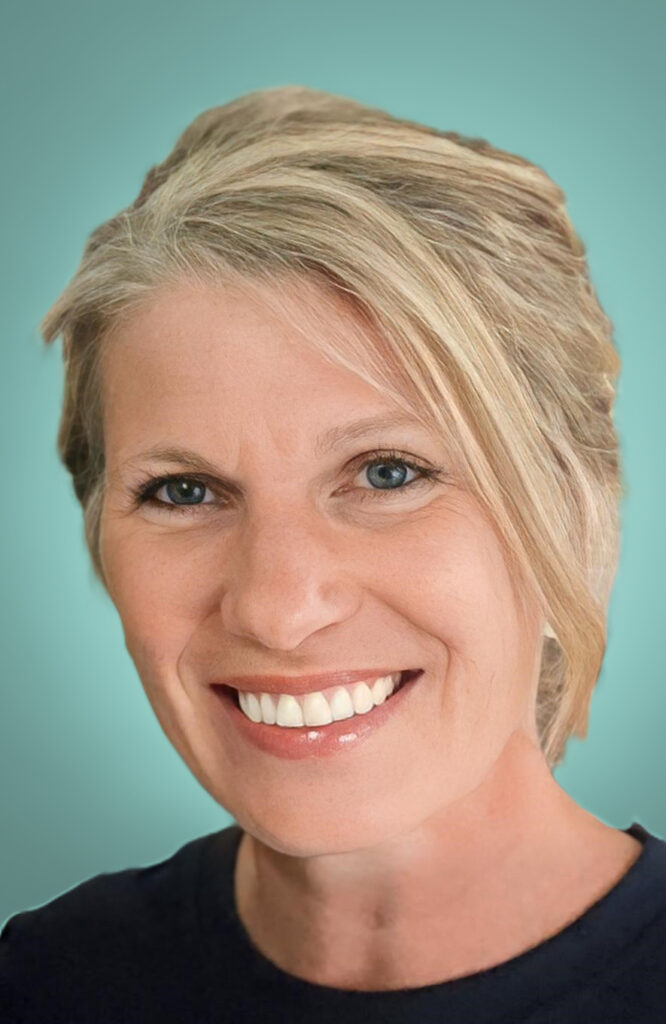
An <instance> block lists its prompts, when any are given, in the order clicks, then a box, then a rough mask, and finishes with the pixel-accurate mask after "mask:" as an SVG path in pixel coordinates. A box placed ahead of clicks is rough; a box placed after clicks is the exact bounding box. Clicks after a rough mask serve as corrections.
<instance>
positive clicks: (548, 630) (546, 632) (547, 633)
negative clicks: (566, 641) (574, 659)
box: [542, 622, 557, 640]
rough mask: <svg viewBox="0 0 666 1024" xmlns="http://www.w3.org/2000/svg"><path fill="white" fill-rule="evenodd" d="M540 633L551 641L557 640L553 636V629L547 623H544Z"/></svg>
mask: <svg viewBox="0 0 666 1024" xmlns="http://www.w3.org/2000/svg"><path fill="white" fill-rule="evenodd" d="M542 632H543V635H544V636H549V637H550V638H551V639H552V640H557V637H556V636H555V633H554V632H553V627H552V626H551V625H550V623H549V622H545V623H544V626H543V630H542Z"/></svg>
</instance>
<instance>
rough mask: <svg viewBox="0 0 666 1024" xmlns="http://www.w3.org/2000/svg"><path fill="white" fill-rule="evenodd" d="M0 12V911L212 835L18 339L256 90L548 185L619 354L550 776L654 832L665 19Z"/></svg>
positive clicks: (336, 12)
mask: <svg viewBox="0 0 666 1024" xmlns="http://www.w3.org/2000/svg"><path fill="white" fill-rule="evenodd" d="M2 20H3V31H2V32H1V33H0V36H1V37H2V42H1V43H0V47H1V53H0V56H1V59H0V74H1V75H2V93H1V95H2V96H3V97H4V99H3V100H2V106H3V109H2V120H3V146H2V149H3V155H2V160H1V161H0V176H1V180H2V193H1V194H2V205H3V211H2V213H3V240H4V244H3V246H2V257H1V258H2V273H1V274H0V281H1V282H2V284H1V287H2V290H3V295H2V302H1V304H0V309H1V314H0V315H1V316H2V319H3V324H2V335H1V341H0V343H1V345H2V374H1V387H2V395H1V402H0V418H1V419H0V430H1V436H2V439H3V459H2V465H3V469H4V474H3V478H2V483H3V485H4V488H5V493H4V500H3V501H2V503H0V514H1V515H2V532H1V537H2V547H3V552H2V554H3V565H4V577H3V588H2V622H3V634H4V635H3V638H2V661H3V667H4V671H3V682H2V689H1V694H2V698H1V707H0V789H1V801H2V804H1V807H0V815H1V816H0V828H1V833H2V834H1V840H0V860H1V863H0V920H2V921H4V920H5V919H6V918H7V917H8V916H9V915H10V914H12V913H14V912H15V911H17V910H20V909H25V908H27V907H30V906H36V905H38V904H40V903H42V902H45V901H47V900H49V899H51V898H53V897H54V896H56V895H57V894H58V893H60V892H62V891H64V890H65V889H67V888H69V887H71V886H73V885H75V884H76V883H78V882H79V881H81V880H83V879H84V878H88V877H90V876H91V875H93V874H96V873H98V872H101V871H113V870H119V869H121V868H125V867H130V866H138V865H142V864H148V863H151V862H153V861H156V860H161V859H163V858H164V857H166V856H168V855H169V854H170V853H171V852H173V851H174V850H175V849H177V848H178V847H179V846H180V845H182V844H183V843H184V842H186V841H187V840H189V839H191V838H193V837H194V836H195V835H200V834H203V833H205V832H208V831H213V830H215V829H218V828H221V827H223V826H224V825H226V824H228V823H229V822H230V821H231V819H230V817H229V815H228V814H227V813H226V812H225V811H223V810H222V809H220V808H219V807H218V806H217V805H216V804H215V803H214V802H213V800H212V799H211V798H210V797H209V796H208V795H207V794H206V793H205V792H204V791H203V790H202V789H201V787H200V786H199V784H198V783H197V782H196V781H195V780H194V778H193V777H191V776H190V774H189V772H188V770H187V768H186V767H185V765H184V764H183V763H182V762H181V760H180V759H179V757H178V756H177V755H176V753H175V752H174V751H173V750H172V748H171V747H170V745H169V743H168V742H167V740H166V738H165V737H164V736H163V734H162V732H161V730H160V728H159V726H158V724H157V721H156V720H155V719H154V717H153V713H152V711H151V710H150V707H149V705H148V701H147V700H146V698H145V696H144V694H143V691H142V689H141V686H140V683H139V680H138V677H137V676H136V672H135V670H134V667H133V665H132V663H131V661H130V659H129V656H128V655H127V653H126V651H125V648H124V642H123V636H122V631H121V628H120V623H119V620H118V618H117V615H116V612H115V610H114V608H113V607H112V605H111V604H110V602H109V600H108V599H107V598H106V596H105V594H104V592H103V591H102V589H101V587H100V586H99V585H98V584H97V583H96V582H94V580H93V577H92V572H91V570H90V568H89V565H88V559H87V553H86V550H85V547H84V541H83V530H82V521H81V514H80V510H79V507H78V505H77V503H76V501H75V499H74V496H73V493H72V491H71V485H70V480H69V477H68V476H67V474H66V472H65V470H64V468H63V467H61V465H60V463H59V462H58V459H57V455H56V449H55V437H56V430H57V424H58V416H59V411H60V402H61V390H62V379H63V377H62V369H61V356H60V343H59V342H58V343H57V347H55V348H52V349H50V350H47V349H46V348H45V346H43V344H42V343H41V341H40V339H39V337H38V333H37V323H38V321H39V319H40V318H41V316H42V315H43V314H44V313H45V312H46V310H47V309H48V307H49V306H50V305H51V303H52V302H53V301H54V300H55V299H56V297H57V295H58V294H59V293H60V291H61V289H62V288H63V287H64V286H65V284H66V283H67V281H68V280H69V278H70V276H71V275H72V273H73V272H74V270H75V268H76V265H77V263H78V260H79V258H80V255H81V250H82V247H83V245H84V242H85V239H86V237H87V235H88V234H89V232H90V231H91V230H92V229H93V228H94V227H96V226H97V225H98V224H99V223H100V222H101V221H103V220H105V219H107V218H108V217H110V216H112V215H113V214H115V213H116V212H117V211H118V210H119V209H120V208H122V207H123V206H125V205H127V204H128V203H129V202H131V201H132V200H133V199H134V198H135V196H136V194H137V192H138V190H139V187H140V184H141V181H142V178H143V175H144V174H145V172H146V171H147V170H148V168H149V167H150V166H151V165H152V164H153V163H156V162H158V161H159V160H161V159H162V158H163V157H164V156H165V155H166V154H167V152H168V151H169V149H170V148H171V146H172V144H173V142H174V141H175V138H176V136H177V135H178V134H179V133H180V132H181V131H182V129H183V128H184V127H185V125H186V124H187V123H188V122H189V121H190V120H192V118H193V117H194V116H195V115H196V114H198V113H199V112H200V111H201V110H203V109H205V108H206V107H210V106H213V105H216V104H220V103H224V102H226V101H228V100H230V99H232V98H234V97H236V96H238V95H240V94H241V93H244V92H247V91H249V90H251V89H256V88H260V87H264V86H271V85H281V84H288V83H298V84H305V85H310V86H313V87H317V88H320V89H325V90H328V91H331V92H337V93H341V94H344V95H348V96H352V97H354V98H356V99H359V100H361V101H363V102H366V103H369V104H374V105H378V106H382V107H384V108H386V109H388V110H390V111H392V112H393V113H396V114H398V115H402V116H406V117H410V118H414V119H417V120H421V121H423V122H425V123H427V124H431V125H435V126H437V127H440V128H446V129H453V130H457V131H461V132H463V133H465V134H469V135H480V136H484V137H486V138H487V139H489V140H490V141H491V142H493V143H495V144H496V145H499V146H501V147H502V148H505V149H509V150H513V151H515V152H517V153H520V154H522V155H524V156H526V157H528V158H529V159H531V160H533V161H535V162H536V163H538V164H540V165H541V166H542V167H544V168H545V169H546V170H547V171H548V173H549V174H550V175H551V176H552V177H553V178H554V179H555V180H556V181H557V182H558V183H559V184H560V185H561V186H562V187H563V188H564V190H565V192H566V194H567V196H568V205H569V210H570V213H571V215H572V218H573V220H574V223H575V224H576V226H577V228H578V230H579V232H580V234H581V236H582V237H583V240H584V241H585V243H586V245H587V249H588V258H589V262H590V266H591V271H592V277H593V280H594V282H595V285H596V287H597V289H598V293H599V296H600V298H601V301H602V304H603V305H604V307H605V309H606V311H607V312H608V313H609V315H610V316H611V318H612V319H613V321H614V323H615V327H616V343H617V346H618V348H619V351H620V353H621V356H622V358H623V362H624V370H623V374H622V378H621V383H620V389H619V398H618V402H617V406H616V409H617V413H616V420H617V423H618V427H619V431H620V435H621V440H622V445H623V451H624V458H625V471H626V476H627V479H628V483H629V487H630V493H629V496H628V498H627V500H626V501H625V504H624V511H623V522H624V525H623V550H622V559H621V565H620V570H619V573H618V577H617V582H616V587H615V591H614V595H613V600H612V605H611V614H610V642H609V648H608V652H607V656H606V661H605V663H604V668H603V671H602V674H601V677H600V681H599V684H598V687H597V690H596V693H595V697H594V700H593V704H592V715H591V723H590V729H589V735H588V738H587V740H586V741H585V742H581V741H579V740H571V741H570V744H569V747H568V751H567V754H566V758H565V762H564V764H563V765H561V766H560V767H559V768H558V769H557V771H556V778H557V779H558V781H559V783H560V784H561V785H562V786H563V787H564V788H565V789H566V790H567V791H568V792H569V793H570V794H571V795H572V796H573V797H574V798H575V799H576V800H577V801H578V802H579V803H581V804H582V805H583V806H584V807H586V808H587V809H588V810H589V811H591V812H593V813H594V814H596V815H597V816H598V817H600V818H601V819H603V820H604V821H606V822H607V823H609V824H613V825H615V826H617V827H622V828H625V827H627V826H628V825H630V824H631V823H632V821H634V820H638V821H640V822H641V823H642V824H644V825H645V827H646V828H648V829H649V830H651V831H652V832H654V833H656V834H658V835H660V836H662V837H666V792H665V786H664V774H665V768H666V752H665V749H664V726H665V723H666V688H665V687H664V672H663V667H662V666H663V657H662V646H661V645H662V643H663V637H664V632H665V626H664V599H663V584H662V581H663V579H664V575H665V570H666V565H665V561H666V559H665V552H664V539H663V538H664V501H665V498H666V494H665V489H664V459H663V446H664V440H665V436H666V431H665V418H664V397H663V388H664V370H665V366H664V332H663V326H662V324H663V315H662V302H663V294H664V284H663V275H664V267H665V260H664V237H665V236H664V180H663V174H664V171H663V168H664V164H665V159H664V158H665V156H666V153H665V140H664V123H663V109H664V108H663V104H664V95H665V86H666V82H665V77H666V74H665V70H664V69H665V63H664V59H663V52H664V43H665V37H666V33H665V31H664V30H665V28H666V5H664V4H663V3H662V2H654V3H652V2H645V0H642V2H641V0H632V2H629V0H627V2H626V3H620V2H617V0H560V2H559V3H557V4H553V3H552V2H547V3H546V2H539V0H529V2H511V0H509V2H501V0H486V2H480V0H466V2H465V3H464V4H462V3H448V2H442V0H439V2H437V3H434V2H426V0H411V2H410V3H409V4H406V5H404V4H394V3H390V2H387V0H383V2H378V0H364V2H359V0H352V2H350V0H337V2H335V3H333V2H331V0H317V2H316V3H315V2H313V0H290V2H281V0H261V2H258V0H249V2H248V0H241V2H236V3H231V2H227V0H222V2H220V0H218V2H208V0H192V2H190V3H189V4H188V5H185V4H183V3H180V2H179V3H175V2H172V0H131V2H130V0H114V3H112V4H110V3H108V4H100V3H95V2H91V0H86V2H83V0H58V3H50V2H49V3H47V2H46V0H42V2H35V0H23V2H21V3H20V4H19V3H18V2H14V3H9V4H7V5H5V8H4V14H3V19H2Z"/></svg>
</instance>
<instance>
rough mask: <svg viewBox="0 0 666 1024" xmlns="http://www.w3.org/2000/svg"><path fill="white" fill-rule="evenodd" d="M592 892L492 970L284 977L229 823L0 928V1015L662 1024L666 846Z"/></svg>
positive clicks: (36, 1022) (5, 1021) (126, 1020)
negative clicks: (547, 932) (241, 873)
mask: <svg viewBox="0 0 666 1024" xmlns="http://www.w3.org/2000/svg"><path fill="white" fill-rule="evenodd" d="M625 831H626V832H627V833H629V834H630V835H633V836H635V837H636V838H638V839H639V840H640V841H641V842H642V843H643V851H642V853H641V854H640V856H639V857H638V859H637V860H636V861H635V862H634V864H633V865H632V866H631V867H630V868H629V870H628V872H627V873H626V874H625V875H624V876H623V877H622V879H620V881H619V882H618V883H617V885H615V886H614V888H613V889H612V890H611V891H610V892H608V893H607V894H606V895H605V896H604V897H602V899H600V900H599V901H597V903H595V904H594V905H593V906H591V907H590V908H589V909H588V910H587V911H586V912H585V913H584V914H583V915H581V916H580V917H579V918H578V919H577V920H576V921H574V922H573V923H572V924H570V925H568V926H567V927H566V928H564V929H563V930H562V931H560V932H558V933H557V934H556V935H554V936H552V937H551V938H550V939H548V940H546V941H545V942H543V943H541V944H540V945H538V946H535V947H533V948H532V949H530V950H528V951H527V952H525V953H522V954H521V955H519V956H517V957H513V958H512V959H510V960H507V961H505V962H504V963H501V964H498V965H497V966H496V967H493V968H490V969H489V970H484V971H481V972H478V973H475V974H470V975H467V976H465V977H463V978H457V979H454V980H452V981H447V982H442V983H440V984H436V985H428V986H425V987H423V988H418V989H406V990H402V991H392V992H355V991H344V990H340V989H333V988H328V987H326V986H322V985H315V984H313V983H310V982H306V981H302V980H301V979H299V978H296V977H293V976H292V975H288V974H286V973H285V972H284V971H282V970H280V968H278V967H277V966H275V965H274V964H273V963H271V961H269V960H267V959H266V958H265V957H264V956H262V954H261V953H259V952H258V951H257V950H256V949H255V948H254V947H253V945H252V943H251V941H250V940H249V938H248V936H247V933H246V932H245V930H244V928H243V926H242V924H241V922H240V920H239V918H238V916H237V914H236V911H235V904H234V898H233V874H234V864H235V856H236V850H237V847H238V843H239V841H240V838H241V835H242V832H241V830H240V828H239V827H238V826H237V825H232V826H230V827H228V828H225V829H222V830H220V831H219V832H214V833H212V834H210V835H207V836H202V837H200V838H198V839H194V840H192V841H191V842H190V843H187V844H186V845H185V846H183V847H182V848H181V849H180V850H178V852H177V853H175V854H174V855H173V856H171V857H169V858H168V859H167V860H165V861H162V862H161V863H159V864H154V865H151V866H149V867H144V868H131V869H128V870H126V871H119V872H115V873H111V874H102V875H97V876H95V877H94V878H91V879H89V880H88V881H86V882H83V883H82V884H80V885H77V886H76V887H74V888H73V889H70V890H69V891H68V892H66V893H64V894H63V895H61V896H59V897H57V898H56V899H54V900H51V902H49V903H47V904H45V905H44V906H42V907H39V908H37V909H35V910H29V911H24V912H23V913H19V914H15V915H14V916H13V917H12V918H10V919H9V921H8V922H7V923H6V925H5V927H4V929H3V931H2V934H1V935H0V1022H2V1024H139V1022H141V1024H146V1022H152V1021H155V1022H159V1024H171V1022H174V1024H175V1022H178V1024H187V1022H197V1024H199V1022H200V1024H214V1022H215V1024H222V1022H229V1024H264V1022H270V1024H283V1022H284V1024H301V1022H302V1024H306V1022H307V1024H329V1022H330V1024H333V1022H335V1024H375V1022H377V1024H379V1022H381V1024H407V1022H409V1024H412V1022H413V1024H431V1022H432V1024H434V1022H437V1024H446V1022H449V1021H450V1022H452V1024H472V1022H473V1024H583V1022H585V1024H619V1022H631V1024H665V1022H666V841H664V840H663V839H660V838H658V837H657V836H655V835H652V834H651V833H649V832H647V831H646V829H645V828H643V826H641V825H639V824H637V823H634V824H633V825H631V826H630V827H629V828H627V829H626V830H625Z"/></svg>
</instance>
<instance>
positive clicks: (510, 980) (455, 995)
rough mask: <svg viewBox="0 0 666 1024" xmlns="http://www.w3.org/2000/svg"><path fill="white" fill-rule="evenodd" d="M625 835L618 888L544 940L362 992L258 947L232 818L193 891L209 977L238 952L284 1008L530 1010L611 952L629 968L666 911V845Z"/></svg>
mask: <svg viewBox="0 0 666 1024" xmlns="http://www.w3.org/2000/svg"><path fill="white" fill-rule="evenodd" d="M622 831H624V832H625V833H627V834H628V835H631V836H633V837H634V838H636V839H638V840H639V841H640V842H641V843H642V844H643V849H642V851H641V852H640V854H639V856H638V857H637V859H636V860H635V861H633V863H632V864H631V865H630V866H629V868H628V870H627V871H626V872H625V874H624V875H623V876H622V877H621V878H620V879H619V880H618V881H617V882H616V884H615V885H614V886H613V887H612V889H610V890H609V891H608V892H606V893H605V894H604V895H603V896H601V897H600V899H598V900H597V901H596V902H595V903H593V904H591V905H590V906H589V907H588V908H587V909H586V910H585V911H584V912H583V913H582V914H581V915H580V916H579V917H578V918H576V919H575V920H574V921H572V922H570V923H569V924H568V925H566V926H565V927H564V928H563V929H561V930H560V931H559V932H557V933H555V934H554V935H552V936H550V937H549V938H547V939H545V940H544V941H543V942H541V943H539V945H537V946H533V947H532V948H530V949H528V950H525V951H524V952H522V953H519V954H518V955H516V956H514V957H511V958H510V959H508V960H505V961H503V962H501V963H499V964H496V965H495V966H493V967H489V968H486V969H484V970H481V971H477V972H474V973H472V974H467V975H464V976H462V977H459V978H453V979H449V980H447V981H442V982H435V983H433V984H429V985H424V986H420V987H418V988H407V989H392V990H381V991H358V990H355V989H340V988H333V987H331V986H328V985H320V984H318V983H315V982H311V981H306V980H305V979H302V978H298V977H296V976H295V975H292V974H289V973H287V972H286V971H284V970H282V968H280V967H278V966H277V965H276V964H274V963H273V962H272V961H270V960H269V959H268V958H267V957H265V956H264V954H263V953H261V952H260V951H259V950H258V949H257V948H256V947H255V946H254V945H253V943H252V941H251V939H250V937H249V935H248V933H247V932H246V930H245V927H244V925H243V923H242V922H241V920H240V917H239V916H238V913H237V911H236V905H235V895H234V874H235V864H236V856H237V852H238V847H239V844H240V840H241V838H242V835H243V830H242V829H241V828H240V826H239V825H237V824H235V823H234V824H232V825H230V826H228V827H227V828H225V829H222V830H221V831H219V832H215V833H212V834H211V835H209V836H207V837H205V842H204V843H203V844H202V847H201V858H200V861H199V873H198V880H197V894H196V895H197V907H198V916H199V923H200V927H201V928H202V930H203V932H204V948H205V949H206V950H207V951H208V952H209V957H210V959H209V972H211V973H210V977H211V980H213V979H215V978H218V979H219V977H220V971H221V969H222V965H223V964H224V965H226V966H227V967H228V966H229V964H228V959H229V949H230V948H233V949H234V950H235V954H234V955H235V962H234V964H233V965H231V968H232V970H234V971H236V972H238V974H239V976H241V977H242V978H243V984H244V985H246V986H254V988H255V990H256V989H257V988H258V987H260V988H261V989H262V990H263V991H264V992H265V997H266V998H267V999H275V1000H276V1001H282V1005H283V1006H284V1005H285V1000H287V1003H288V1001H289V999H292V1000H294V1001H296V1002H297V1003H298V1006H299V1008H300V1009H303V1008H305V1009H307V1007H308V1006H311V1007H312V1010H313V1012H316V1010H317V1008H318V1007H321V1006H323V1005H326V1006H328V1007H331V1008H332V1009H334V1008H335V1007H336V1006H340V1007H346V1008H347V1009H348V1010H350V1011H351V1010H352V1009H353V1008H356V1009H358V1010H359V1012H360V1013H361V1012H362V1009H363V1007H366V1008H367V1009H368V1010H369V1011H370V1010H371V1009H372V1010H373V1011H379V1010H380V1009H381V1007H382V1005H383V1006H385V1007H386V1008H389V1007H390V1008H391V1009H392V1010H397V1011H399V1010H401V1009H403V1008H404V1009H405V1010H409V1011H410V1012H412V1013H417V1012H418V1008H419V1006H420V1005H423V1006H424V1007H425V1006H432V1004H433V1003H436V1005H437V1008H438V1009H441V1011H443V1012H446V1013H451V1014H455V1013H456V1012H465V1013H467V1014H469V1013H470V1011H472V1010H473V1011H474V1012H475V1014H476V1017H475V1020H476V1021H477V1022H478V1024H491V1022H497V1021H499V1020H503V1019H504V1018H505V1017H506V1019H507V1020H510V1019H511V1018H512V1015H514V1019H516V1017H515V1015H516V1014H520V1015H521V1016H525V1015H526V1014H527V1013H528V1011H529V1010H530V1008H534V1007H536V1006H539V1005H543V1004H544V1003H547V1004H550V1003H551V1002H554V1001H556V1000H557V999H558V998H559V997H560V996H563V995H565V994H567V993H570V992H571V990H572V989H574V988H582V987H586V986H588V985H590V984H593V983H594V981H595V977H597V978H598V977H599V976H600V974H605V973H606V972H608V970H609V964H610V963H611V962H612V961H613V959H614V958H619V960H618V968H622V967H623V966H625V965H626V963H627V957H630V955H631V948H632V946H633V944H634V943H635V942H636V940H637V939H638V937H639V936H640V935H641V934H642V933H643V932H644V931H645V930H646V929H647V928H649V927H650V924H651V923H652V922H653V921H655V920H656V919H657V918H658V917H659V916H660V915H662V914H664V913H665V912H666V885H662V886H661V887H660V889H659V894H660V898H656V899H655V888H656V887H655V876H657V877H660V878H661V879H662V880H664V879H666V841H664V840H662V839H660V838H659V837H657V836H655V835H652V834H651V833H650V832H648V831H647V830H646V829H645V828H644V827H643V826H642V825H640V824H639V823H638V822H634V823H633V824H632V825H630V826H629V827H628V828H626V829H623V830H622ZM276 1005H277V1003H276ZM498 1013H499V1014H500V1015H499V1016H498Z"/></svg>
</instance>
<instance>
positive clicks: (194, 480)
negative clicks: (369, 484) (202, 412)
mask: <svg viewBox="0 0 666 1024" xmlns="http://www.w3.org/2000/svg"><path fill="white" fill-rule="evenodd" d="M361 458H363V459H364V461H363V462H360V463H359V462H358V460H357V461H356V462H355V463H354V464H353V465H352V469H356V467H357V466H358V471H359V472H360V471H361V470H362V469H366V468H367V467H369V466H376V465H385V464H386V465H389V464H393V465H403V466H407V468H408V469H411V470H413V471H414V472H415V473H418V476H417V477H416V478H415V479H414V480H410V481H409V482H408V483H406V484H403V486H401V487H393V488H387V489H386V490H381V488H371V489H370V491H369V493H370V494H371V495H373V497H374V496H375V495H378V496H379V495H386V494H395V493H396V492H397V493H401V492H403V491H405V490H407V488H408V487H412V486H413V485H415V484H423V483H426V482H428V481H441V480H443V479H444V476H443V473H442V471H441V470H440V469H437V468H436V467H431V466H425V465H423V464H422V463H419V462H415V461H414V460H412V459H407V458H404V457H403V456H402V455H401V453H400V452H396V451H388V452H371V453H370V457H367V456H362V457H361ZM175 480H187V481H188V482H189V483H191V484H200V485H201V486H202V487H207V488H208V489H210V490H212V491H214V490H215V488H214V486H213V484H212V482H211V481H210V479H209V478H208V477H206V476H205V475H204V476H201V475H198V474H190V473H170V474H168V475H166V476H159V477H149V478H148V479H147V480H144V481H143V482H142V483H140V484H139V485H138V486H137V487H136V489H135V490H134V499H135V503H136V505H137V506H141V505H144V504H148V503H150V504H152V506H153V508H159V510H160V511H165V512H167V514H172V513H174V512H175V513H176V514H178V515H180V514H183V513H184V514H192V513H193V512H195V511H196V510H197V509H199V508H201V507H202V506H203V507H204V508H207V507H210V506H211V505H212V504H214V503H212V502H195V503H193V504H189V505H188V504H183V505H177V504H176V503H175V502H167V501H162V500H161V499H160V498H156V497H155V495H156V493H157V491H159V490H160V488H161V487H163V486H164V484H168V483H171V482H172V481H175ZM363 500H365V495H364V499H363Z"/></svg>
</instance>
